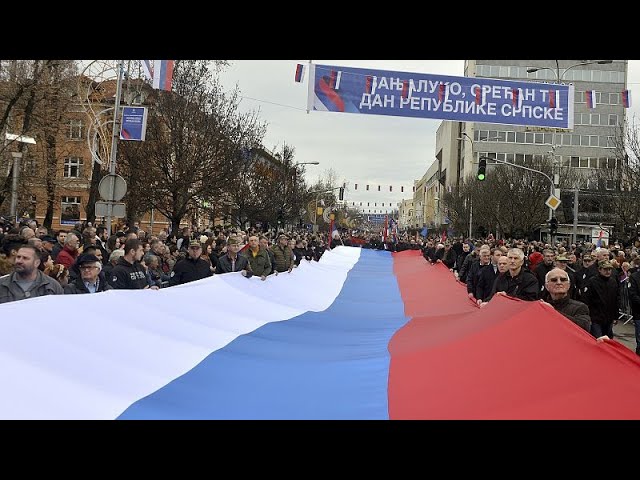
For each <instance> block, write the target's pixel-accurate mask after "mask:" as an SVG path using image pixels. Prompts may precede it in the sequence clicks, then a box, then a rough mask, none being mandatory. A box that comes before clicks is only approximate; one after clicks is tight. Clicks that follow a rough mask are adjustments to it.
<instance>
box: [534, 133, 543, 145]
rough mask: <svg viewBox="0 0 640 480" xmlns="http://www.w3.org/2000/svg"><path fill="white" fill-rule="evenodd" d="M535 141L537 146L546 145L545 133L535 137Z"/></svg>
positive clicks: (537, 134)
mask: <svg viewBox="0 0 640 480" xmlns="http://www.w3.org/2000/svg"><path fill="white" fill-rule="evenodd" d="M533 141H534V143H536V144H537V145H541V144H543V143H544V133H536V134H534V135H533Z"/></svg>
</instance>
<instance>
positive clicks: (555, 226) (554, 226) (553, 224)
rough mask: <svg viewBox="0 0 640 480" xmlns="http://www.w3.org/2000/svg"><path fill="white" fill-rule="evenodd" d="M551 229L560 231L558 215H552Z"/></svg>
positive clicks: (552, 231)
mask: <svg viewBox="0 0 640 480" xmlns="http://www.w3.org/2000/svg"><path fill="white" fill-rule="evenodd" d="M549 231H550V232H551V233H556V232H557V231H558V219H557V218H556V217H551V220H549Z"/></svg>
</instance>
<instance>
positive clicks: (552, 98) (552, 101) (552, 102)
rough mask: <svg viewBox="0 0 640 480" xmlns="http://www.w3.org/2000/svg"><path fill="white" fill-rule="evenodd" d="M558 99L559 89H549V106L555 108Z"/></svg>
mask: <svg viewBox="0 0 640 480" xmlns="http://www.w3.org/2000/svg"><path fill="white" fill-rule="evenodd" d="M559 101H560V90H549V108H556V107H557V106H558V102H559Z"/></svg>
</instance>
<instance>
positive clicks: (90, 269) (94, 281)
mask: <svg viewBox="0 0 640 480" xmlns="http://www.w3.org/2000/svg"><path fill="white" fill-rule="evenodd" d="M76 265H77V267H78V270H79V272H80V274H79V275H78V276H77V277H76V279H75V280H74V281H73V282H72V283H70V284H68V285H65V287H64V293H65V294H78V293H100V292H106V291H107V290H113V287H112V286H111V285H109V284H108V283H107V281H106V279H105V278H104V275H103V273H102V262H100V259H99V258H98V257H97V256H95V255H93V254H91V253H83V254H82V255H80V257H79V258H78V260H77V261H76Z"/></svg>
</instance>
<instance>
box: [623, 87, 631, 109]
mask: <svg viewBox="0 0 640 480" xmlns="http://www.w3.org/2000/svg"><path fill="white" fill-rule="evenodd" d="M622 106H623V107H624V108H630V107H631V90H624V91H623V92H622Z"/></svg>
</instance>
